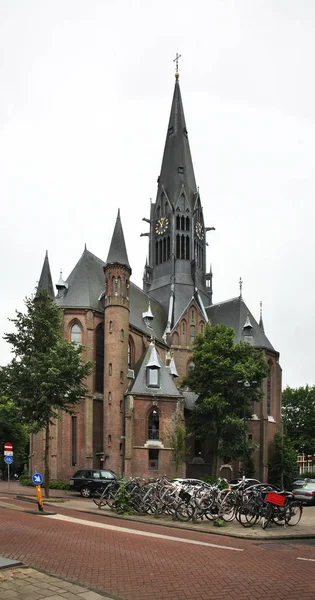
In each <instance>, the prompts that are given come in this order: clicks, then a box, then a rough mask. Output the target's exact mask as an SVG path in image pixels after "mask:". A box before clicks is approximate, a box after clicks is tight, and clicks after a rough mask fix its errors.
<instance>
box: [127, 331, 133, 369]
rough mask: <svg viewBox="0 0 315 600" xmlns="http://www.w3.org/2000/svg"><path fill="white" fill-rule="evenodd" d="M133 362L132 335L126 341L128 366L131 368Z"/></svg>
mask: <svg viewBox="0 0 315 600" xmlns="http://www.w3.org/2000/svg"><path fill="white" fill-rule="evenodd" d="M134 364H135V345H134V341H133V339H132V337H129V341H128V368H129V369H132V368H133V365H134Z"/></svg>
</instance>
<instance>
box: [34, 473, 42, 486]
mask: <svg viewBox="0 0 315 600" xmlns="http://www.w3.org/2000/svg"><path fill="white" fill-rule="evenodd" d="M32 482H33V483H35V485H41V484H42V483H43V476H42V475H41V474H40V473H34V475H32Z"/></svg>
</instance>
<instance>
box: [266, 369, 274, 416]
mask: <svg viewBox="0 0 315 600" xmlns="http://www.w3.org/2000/svg"><path fill="white" fill-rule="evenodd" d="M268 367H269V371H268V375H267V415H268V417H269V416H270V415H271V397H272V368H273V365H272V361H271V360H269V361H268Z"/></svg>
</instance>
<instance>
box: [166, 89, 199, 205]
mask: <svg viewBox="0 0 315 600" xmlns="http://www.w3.org/2000/svg"><path fill="white" fill-rule="evenodd" d="M158 183H159V185H158V196H159V194H160V190H161V187H162V185H163V186H164V188H165V190H166V192H167V195H168V197H169V199H170V200H171V202H175V201H176V200H177V198H178V196H179V194H180V191H181V189H182V185H183V184H184V185H185V189H186V192H187V195H188V198H189V200H190V204H191V207H192V208H193V206H194V203H195V198H196V193H197V186H196V181H195V174H194V168H193V163H192V159H191V154H190V147H189V141H188V133H187V129H186V122H185V115H184V109H183V103H182V97H181V93H180V87H179V82H178V79H176V82H175V89H174V95H173V101H172V107H171V114H170V119H169V123H168V128H167V134H166V140H165V147H164V154H163V159H162V166H161V173H160V177H159V180H158Z"/></svg>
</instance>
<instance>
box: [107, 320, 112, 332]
mask: <svg viewBox="0 0 315 600" xmlns="http://www.w3.org/2000/svg"><path fill="white" fill-rule="evenodd" d="M108 329H109V331H110V332H111V331H113V321H109V325H108Z"/></svg>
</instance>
